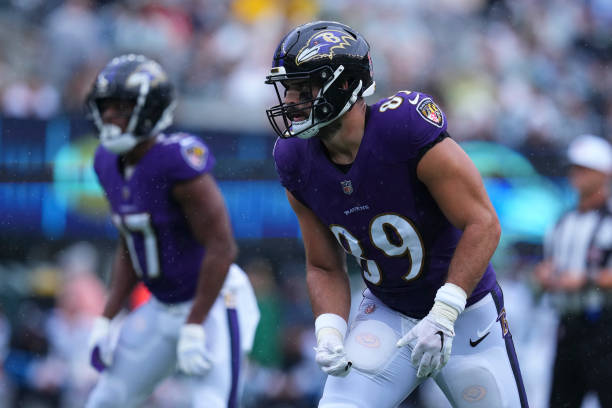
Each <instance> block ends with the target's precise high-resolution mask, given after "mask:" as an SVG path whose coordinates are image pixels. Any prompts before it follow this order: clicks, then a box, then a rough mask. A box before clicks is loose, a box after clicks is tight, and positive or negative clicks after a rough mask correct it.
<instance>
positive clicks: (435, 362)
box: [397, 283, 467, 378]
mask: <svg viewBox="0 0 612 408" xmlns="http://www.w3.org/2000/svg"><path fill="white" fill-rule="evenodd" d="M466 301H467V294H466V293H465V291H464V290H463V289H462V288H460V287H459V286H457V285H454V284H452V283H446V284H444V286H442V287H441V288H440V289H438V292H437V293H436V298H435V301H434V305H433V307H432V308H431V310H430V311H429V314H428V315H427V316H425V317H424V318H423V319H422V320H421V321H420V322H418V323H417V324H416V325H415V326H414V327H413V328H412V329H411V330H410V331H409V332H408V333H406V334H405V335H404V337H402V338H401V339H399V341H398V342H397V347H403V346H405V345H410V346H411V347H412V358H411V360H412V364H413V365H414V366H415V367H416V368H417V377H419V378H423V377H427V376H429V375H436V374H437V373H438V372H439V371H440V370H441V369H442V367H444V365H445V364H446V363H447V362H448V359H449V358H450V355H451V348H452V345H453V337H454V336H455V330H454V326H455V320H457V317H458V316H459V314H460V313H461V312H463V309H465V303H466Z"/></svg>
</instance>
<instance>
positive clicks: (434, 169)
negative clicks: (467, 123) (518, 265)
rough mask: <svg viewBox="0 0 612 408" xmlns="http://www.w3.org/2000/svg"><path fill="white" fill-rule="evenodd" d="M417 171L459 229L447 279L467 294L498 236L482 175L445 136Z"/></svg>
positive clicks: (470, 291)
mask: <svg viewBox="0 0 612 408" xmlns="http://www.w3.org/2000/svg"><path fill="white" fill-rule="evenodd" d="M417 174H418V177H419V179H420V180H421V181H422V182H423V183H425V185H426V186H427V188H428V189H429V192H430V193H431V195H432V196H433V198H434V199H435V201H436V203H437V204H438V206H439V207H440V210H441V211H442V212H443V213H444V215H445V216H446V218H447V219H448V220H449V221H450V222H451V224H453V226H455V227H456V228H458V229H460V230H462V231H463V234H462V236H461V239H460V240H459V242H458V244H457V248H456V249H455V253H454V254H453V259H452V260H451V263H450V266H449V271H448V277H447V281H448V282H450V283H454V284H455V285H458V286H460V287H461V288H463V290H464V291H465V292H466V294H467V295H468V296H469V295H470V293H472V291H473V290H474V288H475V287H476V285H477V284H478V282H479V281H480V279H481V278H482V275H483V273H484V271H485V270H486V267H487V265H488V263H489V261H490V259H491V256H493V252H494V251H495V248H497V244H498V243H499V237H500V235H501V228H500V225H499V221H498V219H497V214H496V213H495V209H494V208H493V205H492V204H491V200H489V197H488V195H487V192H486V190H485V188H484V183H483V182H482V178H481V177H480V174H479V173H478V170H477V169H476V166H474V163H472V161H471V160H470V158H469V157H468V156H467V154H466V153H465V152H464V151H463V150H462V149H461V147H459V145H458V144H457V143H455V142H454V141H453V140H452V139H449V138H447V139H444V140H443V141H441V142H440V143H438V144H437V145H435V146H433V147H432V148H431V149H430V150H429V151H428V152H427V153H426V154H425V155H424V156H423V158H422V159H421V161H420V162H419V164H418V167H417Z"/></svg>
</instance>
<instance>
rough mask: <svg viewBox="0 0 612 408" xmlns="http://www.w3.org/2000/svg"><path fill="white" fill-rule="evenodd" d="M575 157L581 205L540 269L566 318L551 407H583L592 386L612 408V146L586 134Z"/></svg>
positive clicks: (553, 233)
mask: <svg viewBox="0 0 612 408" xmlns="http://www.w3.org/2000/svg"><path fill="white" fill-rule="evenodd" d="M568 160H569V164H570V167H569V180H570V182H571V184H572V186H573V187H574V189H575V190H576V192H577V193H578V203H577V205H576V207H575V208H573V209H572V210H570V211H568V212H567V213H565V214H564V215H563V216H562V217H561V218H560V219H559V221H557V223H556V225H555V226H554V227H553V228H552V229H551V230H550V231H549V233H548V234H547V236H546V239H545V242H544V260H543V262H542V263H540V264H539V265H538V266H537V268H536V270H535V277H536V280H537V281H538V283H539V284H540V285H541V287H542V289H543V290H545V291H547V292H549V293H550V294H551V299H552V300H553V302H554V304H555V306H556V307H557V309H558V311H559V316H560V320H559V328H558V332H557V352H556V357H555V364H554V372H553V384H552V390H551V396H550V407H551V408H552V407H554V408H561V407H564V408H573V407H575V408H580V406H581V404H582V400H583V398H584V396H585V395H586V394H587V392H589V391H594V392H595V393H597V396H598V398H599V402H600V404H601V406H602V407H612V203H611V202H610V179H611V175H612V146H610V144H609V143H608V142H607V141H606V140H604V139H602V138H599V137H596V136H592V135H582V136H579V137H577V138H576V139H575V140H574V141H572V143H571V144H570V146H569V148H568Z"/></svg>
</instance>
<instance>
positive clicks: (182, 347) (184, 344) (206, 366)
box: [177, 324, 213, 375]
mask: <svg viewBox="0 0 612 408" xmlns="http://www.w3.org/2000/svg"><path fill="white" fill-rule="evenodd" d="M210 357H211V356H210V354H209V353H208V350H206V334H205V333H204V326H202V325H201V324H185V325H183V327H181V332H180V334H179V340H178V345H177V360H178V368H179V370H181V371H182V372H184V373H185V374H188V375H205V374H207V373H208V371H210V369H211V368H212V365H213V364H212V360H211V358H210Z"/></svg>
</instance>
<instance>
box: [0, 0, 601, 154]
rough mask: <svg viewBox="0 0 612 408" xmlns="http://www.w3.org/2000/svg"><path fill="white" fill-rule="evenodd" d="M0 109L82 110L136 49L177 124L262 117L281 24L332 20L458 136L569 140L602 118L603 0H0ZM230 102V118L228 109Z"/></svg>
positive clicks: (386, 87) (381, 76)
mask: <svg viewBox="0 0 612 408" xmlns="http://www.w3.org/2000/svg"><path fill="white" fill-rule="evenodd" d="M0 4H2V5H0V34H1V35H0V44H1V47H0V50H1V51H0V95H1V106H2V111H3V112H5V113H7V114H9V115H16V116H29V115H34V116H39V117H48V116H51V115H55V114H58V113H61V112H64V111H69V112H70V111H72V112H75V111H76V112H79V111H80V109H81V105H82V100H83V99H82V98H83V95H84V94H85V93H86V91H87V89H88V87H89V85H90V83H91V80H92V76H93V75H94V73H95V72H96V71H97V70H98V69H99V68H100V67H101V66H102V65H103V64H104V63H105V62H106V61H107V60H108V59H109V58H110V57H111V56H113V55H115V54H118V53H124V52H128V51H129V52H141V53H144V54H146V55H148V56H150V57H152V58H155V59H157V60H159V61H160V62H161V63H162V64H163V65H164V66H165V67H167V70H168V71H170V73H171V75H172V76H173V78H174V80H175V81H177V83H178V84H179V90H180V92H181V104H180V107H179V112H178V116H179V119H180V120H181V121H182V122H183V123H189V124H194V125H199V126H211V125H213V126H223V127H227V126H238V127H244V128H247V127H248V128H251V127H253V126H255V127H257V126H264V125H265V123H264V122H265V116H264V115H263V114H262V107H263V106H266V105H267V104H268V102H270V100H271V97H272V93H271V92H269V90H267V89H266V88H265V85H264V84H263V80H262V79H263V77H264V75H265V74H266V72H267V69H268V65H269V63H270V55H271V52H272V50H274V48H275V46H276V45H277V43H278V41H279V38H280V37H281V36H282V35H283V34H284V33H285V32H286V31H287V29H288V27H290V26H293V25H295V24H296V23H299V22H304V21H307V20H310V19H335V20H340V21H343V22H345V23H347V24H349V25H351V26H354V27H357V28H359V30H360V31H361V33H362V34H363V35H364V36H365V37H366V38H367V39H368V40H369V41H370V44H371V46H372V50H373V51H372V58H373V61H374V70H375V78H376V81H377V93H376V95H377V96H379V97H385V96H387V95H390V94H392V93H394V92H395V91H397V90H399V89H407V88H410V89H419V90H427V91H428V92H430V93H432V94H434V96H436V97H437V98H438V99H439V102H440V104H441V106H443V107H444V108H445V111H446V113H447V115H448V117H449V122H450V123H452V125H453V126H452V131H453V135H454V137H456V138H458V139H460V140H464V139H468V138H477V139H487V140H498V141H501V142H502V143H504V144H507V145H511V146H519V145H521V144H525V143H535V144H541V143H544V144H556V143H565V142H567V140H568V139H569V138H571V137H573V136H575V135H576V134H577V133H579V132H583V133H584V132H586V131H590V132H591V133H595V134H605V133H606V132H608V131H609V130H610V129H611V128H612V100H611V98H612V97H611V96H610V95H612V72H611V71H610V70H609V69H606V66H607V64H608V63H609V62H610V60H611V59H612V41H611V40H610V38H611V37H612V3H610V2H609V1H607V0H588V1H587V0H581V1H572V0H542V1H532V0H521V1H505V0H460V1H457V0H444V1H437V2H411V1H401V0H379V1H376V3H375V6H374V5H373V2H372V1H371V0H352V1H349V0H339V1H334V2H324V1H309V0H129V1H113V0H6V1H3V2H1V3H0ZM236 112H240V120H235V118H234V116H235V113H236Z"/></svg>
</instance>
